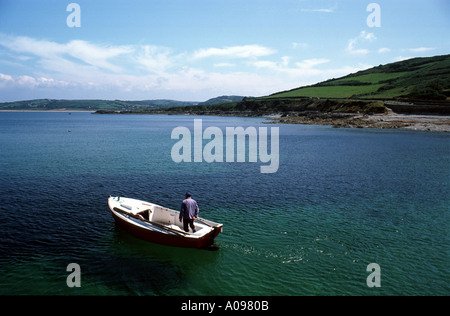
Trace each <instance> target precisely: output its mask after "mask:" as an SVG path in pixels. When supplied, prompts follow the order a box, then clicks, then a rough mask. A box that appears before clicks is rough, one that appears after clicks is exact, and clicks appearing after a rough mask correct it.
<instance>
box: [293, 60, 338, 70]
mask: <svg viewBox="0 0 450 316" xmlns="http://www.w3.org/2000/svg"><path fill="white" fill-rule="evenodd" d="M328 62H330V60H329V59H325V58H312V59H305V60H303V61H301V62H299V63H296V65H297V66H298V67H299V68H313V67H315V66H318V65H321V64H325V63H328Z"/></svg>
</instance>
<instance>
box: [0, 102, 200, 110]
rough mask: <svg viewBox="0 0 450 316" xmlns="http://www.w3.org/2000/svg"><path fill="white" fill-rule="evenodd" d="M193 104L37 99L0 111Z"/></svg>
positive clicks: (1, 107) (5, 105)
mask: <svg viewBox="0 0 450 316" xmlns="http://www.w3.org/2000/svg"><path fill="white" fill-rule="evenodd" d="M193 104H197V102H188V101H174V100H144V101H121V100H54V99H37V100H28V101H16V102H3V103H0V110H11V111H14V110H40V111H51V110H67V111H98V110H104V111H123V110H128V111H139V110H151V109H159V108H166V107H177V106H187V105H193Z"/></svg>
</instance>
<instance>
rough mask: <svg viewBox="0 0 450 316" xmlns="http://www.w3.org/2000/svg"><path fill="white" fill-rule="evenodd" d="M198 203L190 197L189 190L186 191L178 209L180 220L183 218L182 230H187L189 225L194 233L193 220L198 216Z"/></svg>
mask: <svg viewBox="0 0 450 316" xmlns="http://www.w3.org/2000/svg"><path fill="white" fill-rule="evenodd" d="M198 211H199V209H198V205H197V202H196V201H195V200H194V199H192V198H191V194H190V193H189V192H187V193H186V195H185V199H184V200H183V203H181V211H180V221H181V220H183V226H184V231H185V232H189V226H190V227H191V228H192V231H193V232H194V233H195V226H194V220H195V219H196V218H197V216H198Z"/></svg>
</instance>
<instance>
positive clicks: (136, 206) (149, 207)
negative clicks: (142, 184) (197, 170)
mask: <svg viewBox="0 0 450 316" xmlns="http://www.w3.org/2000/svg"><path fill="white" fill-rule="evenodd" d="M108 207H109V209H110V211H111V213H112V215H113V217H114V220H115V222H116V224H117V225H119V226H121V227H123V228H124V229H125V230H126V231H128V232H129V233H131V234H132V235H134V236H136V237H138V238H140V239H143V240H146V241H150V242H154V243H158V244H164V245H169V246H177V247H190V248H208V247H214V239H215V238H216V237H217V235H218V234H219V233H220V232H221V231H222V226H223V224H219V223H215V222H212V221H209V220H206V219H203V218H197V219H196V220H195V221H194V226H195V232H193V231H192V230H189V232H185V231H184V229H183V223H182V222H181V221H180V220H179V215H180V212H179V211H175V210H172V209H169V208H166V207H162V206H160V205H157V204H154V203H150V202H146V201H141V200H136V199H131V198H125V197H113V196H109V197H108Z"/></svg>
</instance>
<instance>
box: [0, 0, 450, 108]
mask: <svg viewBox="0 0 450 316" xmlns="http://www.w3.org/2000/svg"><path fill="white" fill-rule="evenodd" d="M449 31H450V1H449V0H378V1H374V0H367V1H366V0H117V1H115V0H108V1H106V0H67V1H65V0H28V1H27V0H0V102H8V101H19V100H31V99H41V98H49V99H108V100H114V99H120V100H152V99H172V100H182V101H205V100H207V99H210V98H213V97H217V96H221V95H242V96H264V95H269V94H271V93H275V92H279V91H284V90H289V89H293V88H297V87H300V86H305V85H310V84H314V83H317V82H321V81H324V80H328V79H331V78H338V77H341V76H344V75H347V74H350V73H354V72H357V71H359V70H363V69H367V68H371V67H373V66H378V65H380V64H387V63H391V62H396V61H400V60H405V59H408V58H412V57H428V56H437V55H444V54H450V36H449V35H450V34H449Z"/></svg>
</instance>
